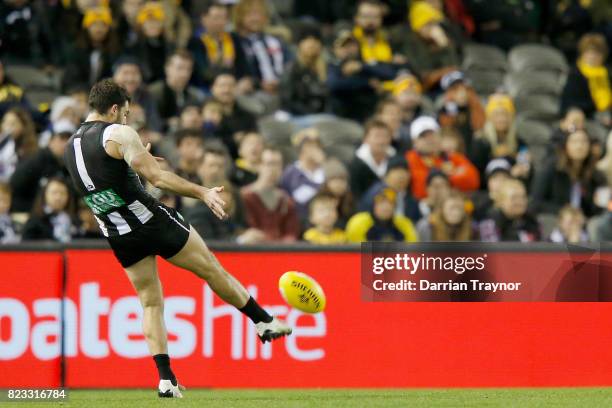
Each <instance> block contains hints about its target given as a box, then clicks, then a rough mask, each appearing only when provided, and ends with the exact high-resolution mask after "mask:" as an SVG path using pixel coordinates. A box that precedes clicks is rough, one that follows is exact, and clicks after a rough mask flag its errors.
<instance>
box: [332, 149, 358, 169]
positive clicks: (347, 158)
mask: <svg viewBox="0 0 612 408" xmlns="http://www.w3.org/2000/svg"><path fill="white" fill-rule="evenodd" d="M355 147H356V146H354V145H349V144H333V145H330V146H327V147H325V153H327V156H328V157H336V158H337V159H338V160H340V161H341V162H342V163H344V164H345V165H347V166H348V165H349V163H350V162H351V161H352V160H353V157H354V156H355Z"/></svg>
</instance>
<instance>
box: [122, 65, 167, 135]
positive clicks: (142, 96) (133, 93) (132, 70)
mask: <svg viewBox="0 0 612 408" xmlns="http://www.w3.org/2000/svg"><path fill="white" fill-rule="evenodd" d="M141 72H142V71H141V68H140V63H139V61H138V60H136V59H133V58H130V57H123V58H121V59H119V60H118V61H117V62H116V63H115V65H113V79H114V80H115V82H116V83H118V84H119V85H121V86H123V87H124V88H125V90H126V91H127V93H128V95H130V98H131V104H134V103H137V104H139V105H140V106H142V108H143V109H144V111H145V115H146V121H147V128H148V129H150V130H151V131H154V132H160V131H161V130H162V127H163V126H162V123H161V118H160V117H159V113H158V112H157V105H156V104H155V101H154V100H153V99H152V98H151V96H150V94H149V91H148V90H147V89H146V87H144V86H143V84H142V73H141ZM130 108H131V106H130Z"/></svg>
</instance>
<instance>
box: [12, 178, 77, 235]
mask: <svg viewBox="0 0 612 408" xmlns="http://www.w3.org/2000/svg"><path fill="white" fill-rule="evenodd" d="M72 206H73V201H72V197H71V195H70V188H69V187H68V184H67V183H66V182H65V181H64V180H63V179H60V178H51V179H49V181H48V182H47V184H46V185H45V186H44V188H42V189H41V191H40V193H39V195H38V198H37V199H36V203H35V204H34V208H33V209H32V213H31V214H30V218H29V219H28V222H26V224H25V226H24V227H23V240H24V241H27V240H42V239H49V240H54V241H58V242H69V241H70V240H71V239H72V236H73V234H74V233H75V228H74V223H73V217H74V210H73V208H72Z"/></svg>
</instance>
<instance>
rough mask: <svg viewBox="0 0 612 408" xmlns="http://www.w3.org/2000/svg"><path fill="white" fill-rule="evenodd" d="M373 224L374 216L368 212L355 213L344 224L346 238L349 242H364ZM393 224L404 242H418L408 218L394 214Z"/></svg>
mask: <svg viewBox="0 0 612 408" xmlns="http://www.w3.org/2000/svg"><path fill="white" fill-rule="evenodd" d="M374 224H375V222H374V217H372V214H370V213H369V212H366V211H364V212H360V213H357V214H355V215H353V216H352V217H351V218H350V219H349V221H348V223H347V224H346V238H347V239H348V241H349V242H365V241H367V234H368V231H369V230H370V228H372V227H373V226H374ZM393 225H395V228H397V229H398V230H399V231H400V232H401V233H402V234H403V235H404V242H418V240H419V236H418V234H417V232H416V230H415V228H414V225H412V221H410V219H409V218H407V217H405V216H403V215H394V216H393Z"/></svg>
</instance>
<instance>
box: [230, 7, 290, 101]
mask: <svg viewBox="0 0 612 408" xmlns="http://www.w3.org/2000/svg"><path fill="white" fill-rule="evenodd" d="M268 21H269V11H268V7H267V5H266V2H265V1H264V0H241V1H240V2H239V3H238V4H237V5H236V6H235V8H234V27H235V29H236V35H237V38H238V43H239V44H240V49H241V52H242V53H243V55H244V56H245V62H246V69H247V75H248V76H249V77H250V79H251V81H252V84H253V86H255V87H256V88H258V89H262V90H263V91H265V92H267V93H268V94H276V93H277V91H278V84H279V80H280V77H281V76H282V75H283V72H284V70H285V65H286V64H287V62H288V60H289V54H288V51H287V48H286V46H285V44H283V42H282V41H281V40H280V39H278V38H276V37H274V36H273V35H270V34H267V33H265V31H264V30H265V28H266V26H267V25H268Z"/></svg>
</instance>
